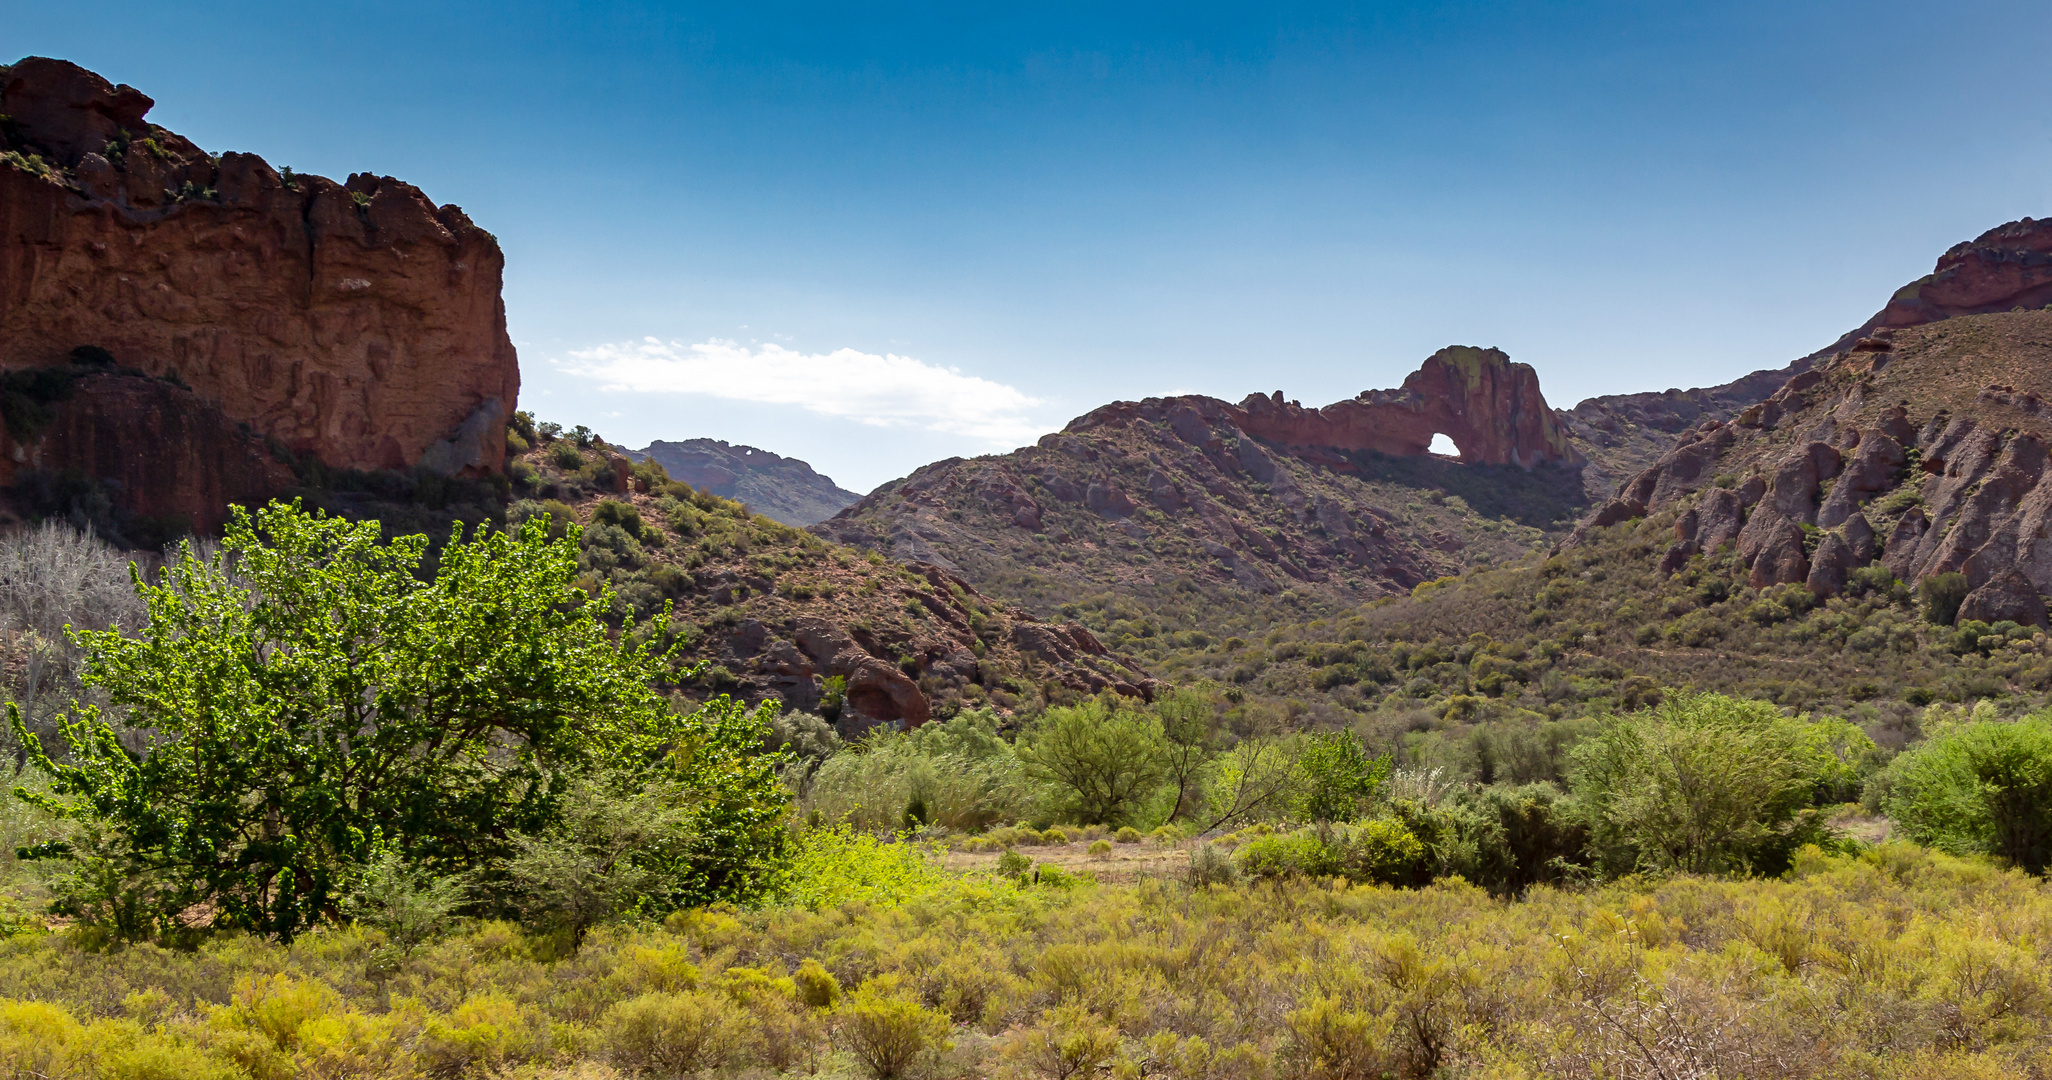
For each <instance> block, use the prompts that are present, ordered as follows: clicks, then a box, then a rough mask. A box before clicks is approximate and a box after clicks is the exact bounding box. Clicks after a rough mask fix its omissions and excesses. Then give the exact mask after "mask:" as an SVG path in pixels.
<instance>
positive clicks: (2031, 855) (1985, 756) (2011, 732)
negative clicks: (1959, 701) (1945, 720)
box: [1886, 713, 2052, 874]
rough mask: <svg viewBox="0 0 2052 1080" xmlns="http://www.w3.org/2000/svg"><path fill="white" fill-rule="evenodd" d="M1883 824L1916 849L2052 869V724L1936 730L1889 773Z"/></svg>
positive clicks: (2040, 718)
mask: <svg viewBox="0 0 2052 1080" xmlns="http://www.w3.org/2000/svg"><path fill="white" fill-rule="evenodd" d="M1886 806H1887V809H1888V816H1889V817H1890V818H1891V819H1893V820H1894V822H1895V824H1896V826H1897V827H1898V828H1900V829H1901V830H1902V834H1903V835H1904V836H1905V837H1908V838H1909V839H1911V840H1914V841H1916V842H1917V843H1919V844H1925V845H1928V846H1930V847H1935V848H1940V849H1942V850H1945V851H1949V852H1951V853H1953V854H1955V855H1971V854H1988V855H1995V856H1998V857H2000V858H2003V859H2006V860H2008V861H2009V862H2011V863H2014V864H2015V865H2017V866H2021V867H2023V868H2024V869H2025V870H2028V871H2029V872H2031V873H2033V874H2043V873H2044V872H2045V870H2046V867H2047V866H2052V717H2048V715H2047V714H2045V713H2038V714H2036V715H2034V716H2029V717H2026V718H2024V719H2022V720H2019V721H2017V722H2015V723H2003V722H2001V721H1995V720H1979V721H1973V722H1969V723H1963V724H1957V725H1952V726H1948V727H1945V728H1941V729H1940V730H1938V731H1936V732H1934V733H1933V734H1932V736H1931V738H1930V739H1929V740H1928V741H1926V742H1925V743H1924V744H1923V745H1921V746H1918V747H1916V748H1915V749H1913V750H1910V751H1908V752H1906V753H1904V754H1903V755H1902V756H1901V757H1899V758H1897V759H1896V760H1895V761H1894V762H1893V763H1892V765H1891V766H1890V768H1889V770H1888V797H1887V801H1886Z"/></svg>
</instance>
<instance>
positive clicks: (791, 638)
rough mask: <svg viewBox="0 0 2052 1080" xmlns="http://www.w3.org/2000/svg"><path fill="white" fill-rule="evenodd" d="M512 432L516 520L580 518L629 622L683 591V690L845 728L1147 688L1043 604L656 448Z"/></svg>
mask: <svg viewBox="0 0 2052 1080" xmlns="http://www.w3.org/2000/svg"><path fill="white" fill-rule="evenodd" d="M515 423H516V425H518V424H520V423H521V420H520V419H518V418H516V421H515ZM516 434H518V435H519V436H520V437H521V445H522V446H524V447H525V449H522V450H520V451H519V453H518V454H516V456H515V457H514V459H513V461H512V464H511V467H510V468H509V470H508V473H509V478H510V479H511V481H512V494H513V496H514V501H513V502H512V503H511V505H510V506H508V507H507V508H506V517H507V519H508V520H511V521H519V520H522V519H525V518H528V517H531V516H534V515H538V514H547V515H549V516H550V517H551V518H552V519H553V520H554V521H556V522H558V523H568V522H570V521H577V522H580V523H582V524H583V525H584V526H585V530H584V534H583V544H582V552H581V553H580V555H579V557H578V562H579V565H580V567H581V568H582V569H583V570H584V572H585V576H584V579H583V580H584V584H585V585H586V586H587V587H589V588H593V589H596V588H597V587H598V586H599V584H600V583H601V582H605V583H607V584H610V585H611V586H612V587H613V589H614V590H615V597H616V605H615V608H614V612H613V614H614V616H615V617H616V618H617V619H619V620H620V623H621V625H622V627H623V629H629V630H631V629H633V628H634V627H636V626H639V627H640V630H639V631H638V632H643V633H646V632H648V631H649V629H650V628H651V626H652V624H651V623H650V622H649V621H648V620H650V619H652V618H654V617H658V616H660V614H661V612H662V609H663V605H664V603H665V602H668V603H671V604H674V605H675V608H674V616H673V622H672V623H671V626H670V630H671V631H672V632H675V633H678V634H680V635H682V636H683V638H684V650H683V652H682V653H681V654H680V655H681V656H682V658H683V659H685V660H688V661H706V662H707V663H708V664H710V665H711V666H710V668H709V669H708V671H707V673H706V674H705V676H704V677H703V678H702V679H701V680H700V682H698V683H697V684H694V685H693V686H691V687H689V688H687V689H686V690H685V691H684V693H685V694H686V695H687V696H689V697H693V698H704V697H708V696H710V695H712V694H714V693H725V694H731V695H733V696H734V697H736V698H739V699H742V700H745V701H750V702H755V701H764V700H768V699H771V698H775V699H777V700H780V701H782V702H783V703H784V704H785V705H786V706H787V707H789V708H793V709H801V710H806V711H818V712H820V713H822V714H823V715H826V716H828V717H830V718H837V721H838V727H839V729H840V730H841V731H842V733H843V734H846V735H849V736H851V737H852V736H854V735H858V734H861V733H862V732H864V731H867V730H868V729H870V728H872V727H875V726H877V725H879V724H883V725H900V726H906V727H912V726H917V725H919V724H922V723H924V722H926V721H927V720H928V719H931V718H934V717H940V718H946V717H948V716H952V715H953V714H954V713H955V712H956V711H958V710H960V709H962V708H966V707H974V706H982V705H990V706H993V707H995V708H997V709H999V710H1001V711H1002V712H1004V713H1011V712H1014V711H1020V710H1023V711H1027V712H1034V711H1038V710H1039V709H1042V708H1045V707H1046V706H1047V705H1048V704H1050V703H1058V702H1061V701H1070V700H1075V699H1076V698H1077V697H1079V696H1085V695H1089V694H1094V693H1098V692H1101V691H1105V690H1110V691H1114V692H1116V693H1120V694H1125V695H1129V696H1140V697H1146V696H1150V695H1152V694H1153V692H1154V689H1155V683H1154V681H1153V680H1152V679H1150V678H1149V676H1148V675H1147V673H1146V672H1145V671H1143V670H1142V669H1141V668H1140V667H1139V666H1138V665H1137V664H1134V663H1133V662H1132V661H1131V660H1130V659H1128V658H1127V657H1125V656H1122V655H1117V654H1114V653H1112V652H1110V651H1109V650H1107V649H1106V648H1105V647H1104V646H1102V645H1101V644H1099V643H1098V641H1097V639H1096V637H1094V636H1093V635H1091V634H1090V633H1089V632H1088V631H1086V630H1084V629H1083V628H1082V627H1080V626H1074V625H1068V624H1063V623H1049V622H1043V621H1041V620H1039V619H1035V618H1033V617H1031V616H1030V615H1027V614H1026V613H1024V612H1020V611H1017V610H1015V609H1013V608H1011V607H1010V606H1009V605H1007V604H1005V603H1003V602H1002V601H998V600H994V599H992V598H989V597H986V596H983V595H981V594H980V593H978V592H977V591H976V590H975V589H974V588H972V587H970V586H969V585H968V584H967V583H965V582H963V581H961V580H960V579H958V578H956V577H954V576H952V575H949V574H948V573H946V572H945V571H943V570H941V569H940V568H938V567H933V566H920V565H912V566H905V565H901V564H898V563H893V562H891V561H889V560H887V559H884V558H882V557H881V556H875V555H870V554H868V553H866V552H860V551H851V550H848V549H846V548H841V547H837V546H835V545H833V544H829V543H826V542H824V541H822V540H820V539H819V538H818V537H816V536H812V535H811V534H809V533H806V532H804V531H803V530H801V529H798V528H794V527H790V526H786V525H783V524H781V523H778V522H776V521H774V520H772V519H770V518H769V517H768V515H766V514H759V513H750V512H749V510H750V508H749V507H746V506H744V505H743V504H742V503H740V502H737V501H734V500H731V499H727V498H723V497H721V496H718V495H714V494H712V493H711V492H708V491H705V490H703V489H698V488H694V487H692V486H691V485H688V484H683V483H677V482H675V480H674V479H673V478H672V477H670V476H667V475H665V469H664V468H661V467H657V466H660V464H661V463H660V460H658V461H656V462H654V463H643V464H630V463H629V461H628V460H627V458H626V457H625V456H623V455H621V454H620V448H619V447H617V446H613V445H611V444H608V443H606V442H605V441H604V440H602V439H599V438H596V437H592V438H590V439H589V440H588V441H587V442H585V443H582V444H580V443H579V442H577V441H576V440H574V439H572V438H571V437H568V436H562V437H557V436H554V435H550V434H545V433H541V432H536V431H534V429H533V428H531V427H529V428H526V429H525V430H519V431H516ZM529 436H533V441H532V442H529V441H528V438H529ZM701 441H703V440H701ZM657 445H658V446H662V445H666V444H660V443H659V444H657ZM667 445H671V446H676V445H685V446H688V445H691V444H674V443H672V444H667ZM711 445H713V446H715V447H718V448H722V449H741V448H728V447H726V445H725V444H724V443H712V444H711ZM747 456H749V457H754V456H761V457H766V458H771V459H774V460H777V461H784V460H785V459H782V458H777V457H776V455H774V454H764V453H763V452H762V451H759V450H758V451H756V453H755V454H753V455H747ZM787 464H789V465H795V466H797V467H798V468H800V469H804V468H805V465H804V463H803V462H787ZM805 475H808V476H810V475H813V474H812V472H811V470H810V469H806V470H805ZM836 490H838V489H836ZM843 494H845V492H844V493H843Z"/></svg>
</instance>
